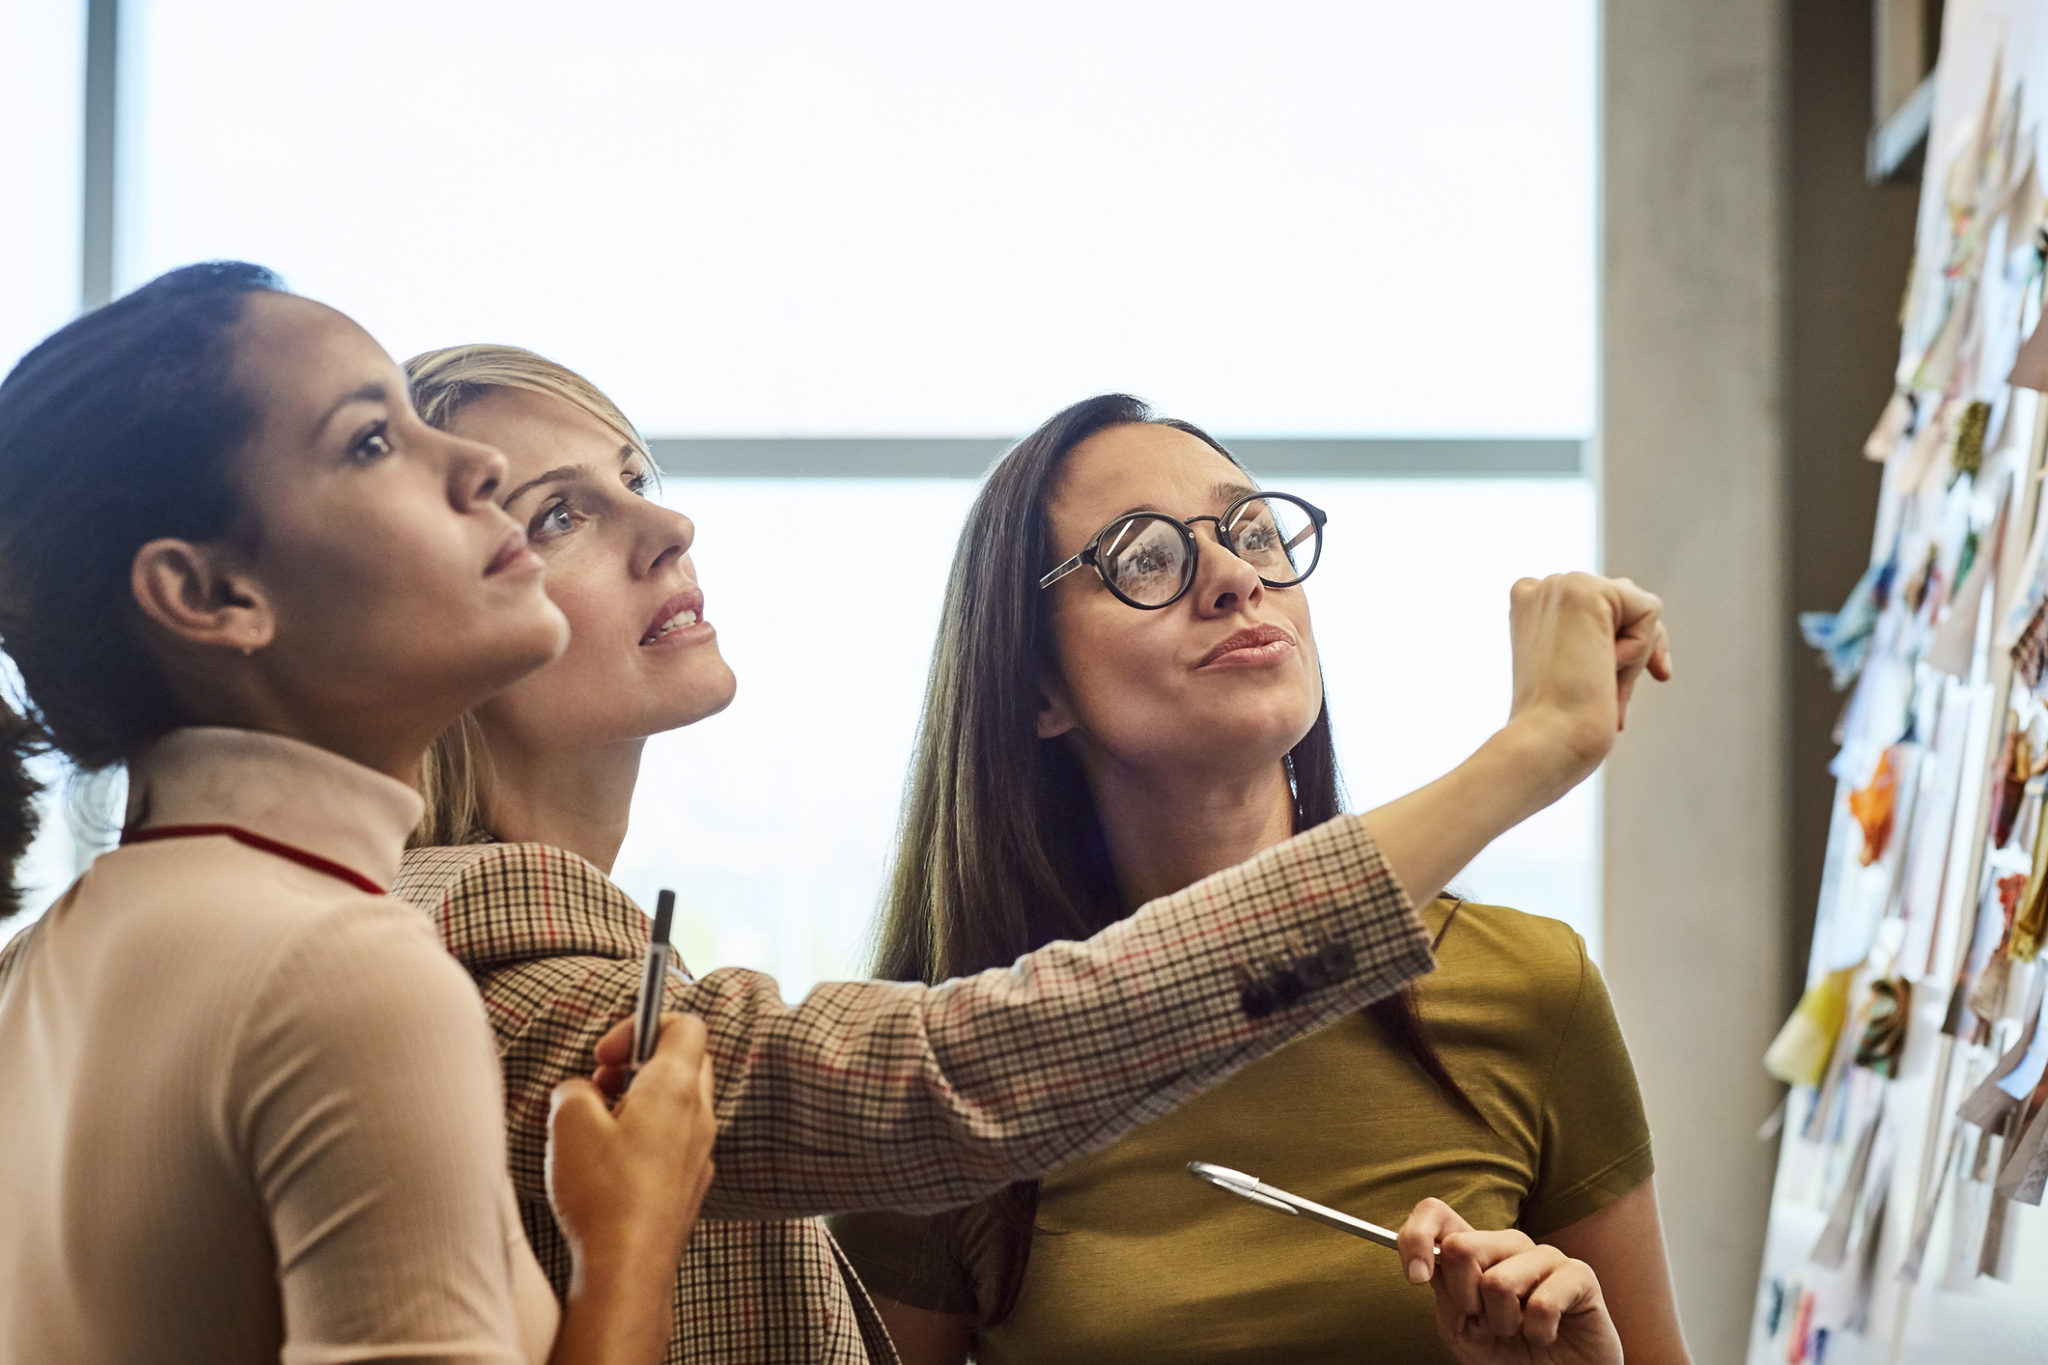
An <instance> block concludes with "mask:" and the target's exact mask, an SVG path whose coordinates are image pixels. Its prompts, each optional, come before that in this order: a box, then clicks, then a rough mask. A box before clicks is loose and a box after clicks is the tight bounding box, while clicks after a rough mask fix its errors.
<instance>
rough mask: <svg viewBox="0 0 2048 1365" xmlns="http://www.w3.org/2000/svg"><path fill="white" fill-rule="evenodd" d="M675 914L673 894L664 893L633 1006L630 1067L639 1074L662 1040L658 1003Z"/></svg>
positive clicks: (665, 976) (665, 978)
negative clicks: (631, 1060) (669, 934)
mask: <svg viewBox="0 0 2048 1365" xmlns="http://www.w3.org/2000/svg"><path fill="white" fill-rule="evenodd" d="M675 914H676V893H675V892H673V891H663V892H662V893H661V894H660V895H658V896H656V897H655V900H654V929H653V931H652V932H651V933H650V934H649V935H648V936H647V961H646V963H645V965H643V966H642V967H641V969H640V998H639V999H638V1000H637V1001H635V1002H634V1005H633V1064H632V1068H631V1069H632V1070H634V1071H638V1070H639V1069H640V1068H641V1067H642V1066H644V1065H646V1063H647V1060H648V1059H649V1058H651V1057H652V1056H654V1045H655V1044H656V1043H657V1042H659V1041H660V1040H661V1002H662V999H663V996H664V994H665V992H664V989H663V988H664V987H665V986H666V985H667V983H668V959H669V951H670V950H669V943H668V931H669V925H670V923H671V921H673V920H674V919H675Z"/></svg>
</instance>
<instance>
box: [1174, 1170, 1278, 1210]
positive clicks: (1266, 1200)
mask: <svg viewBox="0 0 2048 1365" xmlns="http://www.w3.org/2000/svg"><path fill="white" fill-rule="evenodd" d="M1188 1174H1190V1175H1192V1176H1194V1177H1195V1178H1196V1179H1198V1180H1206V1181H1208V1182H1209V1183H1210V1184H1211V1185H1214V1186H1216V1187H1217V1188H1218V1189H1224V1190H1228V1191H1230V1192H1231V1193H1232V1194H1234V1195H1236V1196H1238V1197H1239V1198H1240V1199H1249V1200H1251V1201H1252V1202H1253V1203H1254V1204H1263V1205H1265V1206H1266V1207H1267V1208H1269V1209H1277V1210H1279V1211H1280V1212H1281V1213H1284V1214H1286V1215H1287V1216H1288V1217H1290V1218H1299V1217H1300V1216H1301V1211H1300V1210H1299V1209H1297V1208H1295V1207H1294V1206H1293V1205H1292V1204H1288V1203H1284V1202H1282V1201H1281V1200H1278V1199H1275V1198H1274V1197H1273V1196H1272V1195H1270V1194H1265V1193H1262V1192H1261V1187H1260V1185H1259V1178H1258V1177H1257V1176H1255V1175H1246V1174H1245V1173H1244V1172H1243V1171H1233V1170H1231V1169H1230V1168H1229V1167H1228V1166H1218V1165H1217V1164H1216V1163H1215V1162H1213V1161H1190V1162H1189V1163H1188Z"/></svg>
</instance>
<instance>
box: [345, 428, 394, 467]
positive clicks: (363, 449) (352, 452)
mask: <svg viewBox="0 0 2048 1365" xmlns="http://www.w3.org/2000/svg"><path fill="white" fill-rule="evenodd" d="M393 449H395V447H394V446H393V445H392V444H391V425H390V423H388V422H376V423H373V424H371V425H370V426H369V427H367V428H365V429H364V431H363V433H362V434H361V435H359V436H357V437H356V438H355V440H353V441H351V442H350V443H349V447H348V454H349V458H350V459H352V460H357V461H360V462H362V463H365V464H367V463H369V462H370V461H372V460H381V459H383V458H384V457H385V456H386V455H389V454H390V453H391V452H392V450H393Z"/></svg>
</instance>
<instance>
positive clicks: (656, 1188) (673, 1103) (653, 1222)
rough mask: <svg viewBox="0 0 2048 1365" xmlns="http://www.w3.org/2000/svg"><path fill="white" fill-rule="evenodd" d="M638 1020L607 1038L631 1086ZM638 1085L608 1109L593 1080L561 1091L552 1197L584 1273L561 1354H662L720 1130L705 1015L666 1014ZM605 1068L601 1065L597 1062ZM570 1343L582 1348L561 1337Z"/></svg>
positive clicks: (550, 1165)
mask: <svg viewBox="0 0 2048 1365" xmlns="http://www.w3.org/2000/svg"><path fill="white" fill-rule="evenodd" d="M631 1028H632V1023H631V1021H630V1020H622V1021H621V1022H620V1023H619V1025H618V1026H617V1027H616V1028H614V1029H613V1030H612V1032H611V1033H610V1034H609V1035H607V1036H606V1039H605V1041H604V1042H603V1043H600V1044H599V1051H600V1053H601V1054H602V1053H603V1052H604V1051H606V1050H607V1048H609V1049H610V1050H611V1052H612V1053H613V1054H614V1055H615V1057H616V1064H615V1066H614V1068H613V1069H614V1071H615V1072H616V1075H615V1078H614V1079H615V1080H616V1081H617V1082H619V1083H620V1084H621V1085H623V1082H624V1080H625V1076H626V1071H625V1062H626V1059H627V1049H628V1047H629V1046H630V1044H631V1042H632V1033H631ZM655 1036H656V1043H655V1047H654V1051H653V1055H652V1056H651V1057H650V1058H649V1059H648V1061H647V1064H646V1065H645V1066H643V1067H641V1068H640V1072H639V1076H638V1079H637V1080H636V1081H635V1082H634V1084H633V1091H632V1093H631V1094H630V1095H625V1096H623V1097H622V1098H620V1099H619V1100H618V1102H617V1103H616V1104H611V1105H609V1106H608V1105H607V1103H606V1097H605V1092H604V1091H603V1090H601V1089H600V1088H599V1086H597V1085H595V1084H593V1083H592V1082H590V1081H583V1080H575V1081H564V1082H563V1083H562V1084H560V1085H558V1086H556V1087H555V1092H554V1103H553V1106H552V1108H551V1110H550V1112H549V1115H548V1154H547V1189H548V1203H549V1204H550V1205H551V1206H552V1207H553V1209H554V1212H555V1221H556V1222H558V1223H560V1224H561V1227H562V1232H563V1235H564V1237H565V1238H566V1239H567V1241H568V1243H569V1250H570V1253H571V1254H572V1255H573V1256H574V1257H575V1264H576V1271H575V1276H574V1280H573V1283H574V1284H575V1285H576V1286H577V1287H576V1288H575V1289H574V1290H572V1292H571V1294H570V1299H569V1304H568V1308H567V1310H566V1311H565V1313H564V1316H563V1319H562V1331H561V1335H559V1336H558V1337H557V1338H556V1342H555V1358H556V1359H565V1358H573V1359H586V1360H594V1359H606V1360H613V1359H616V1360H658V1359H660V1358H661V1355H662V1351H663V1350H664V1348H665V1347H666V1346H667V1343H668V1334H669V1326H670V1319H671V1314H672V1309H673V1301H674V1295H675V1273H676V1265H677V1263H678V1262H679V1261H680V1260H681V1259H682V1254H683V1248H684V1245H685V1244H686V1243H687V1241H688V1239H689V1235H690V1229H691V1228H692V1227H693V1226H694V1225H695V1223H696V1221H697V1211H698V1209H699V1208H700V1207H701V1206H702V1204H703V1202H704V1195H705V1192H706V1191H707V1190H708V1189H709V1188H710V1185H711V1174H712V1167H711V1145H712V1142H713V1141H714V1139H715V1138H716V1137H717V1133H718V1120H717V1115H716V1113H715V1112H714V1109H713V1103H712V1095H713V1091H712V1077H711V1060H710V1056H709V1054H708V1053H707V1051H706V1048H705V1030H704V1021H703V1020H701V1019H699V1018H697V1017H696V1016H694V1015H688V1014H664V1015H661V1016H659V1018H658V1021H657V1030H656V1035H655ZM600 1070H601V1071H602V1068H600ZM572 1340H573V1341H574V1343H575V1349H574V1350H570V1349H568V1348H565V1346H564V1344H563V1343H564V1342H569V1341H572Z"/></svg>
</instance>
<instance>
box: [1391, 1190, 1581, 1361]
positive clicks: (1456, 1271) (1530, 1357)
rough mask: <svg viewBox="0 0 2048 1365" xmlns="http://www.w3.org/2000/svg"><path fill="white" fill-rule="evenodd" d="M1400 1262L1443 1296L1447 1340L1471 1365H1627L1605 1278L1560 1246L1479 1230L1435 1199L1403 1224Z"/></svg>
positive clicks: (1441, 1330) (1439, 1309) (1442, 1330)
mask: <svg viewBox="0 0 2048 1365" xmlns="http://www.w3.org/2000/svg"><path fill="white" fill-rule="evenodd" d="M1433 1248H1438V1250H1432V1249H1433ZM1400 1255H1401V1262H1402V1264H1403V1265H1404V1266H1406V1267H1407V1271H1408V1279H1409V1281H1410V1283H1413V1284H1421V1283H1423V1282H1424V1281H1425V1280H1426V1281H1428V1283H1429V1284H1430V1286H1431V1288H1432V1289H1433V1290H1434V1291H1435V1293H1436V1329H1437V1334H1438V1335H1439V1336H1441V1337H1442V1338H1443V1340H1444V1344H1445V1345H1447V1346H1449V1347H1450V1348H1451V1354H1453V1355H1455V1356H1456V1357H1457V1358H1458V1360H1459V1361H1460V1362H1462V1365H1621V1338H1620V1337H1619V1336H1618V1335H1616V1333H1615V1330H1614V1321H1613V1319H1612V1318H1610V1317H1609V1316H1608V1314H1607V1303H1606V1300H1604V1299H1603V1298H1601V1296H1600V1281H1599V1279H1598V1278H1597V1277H1596V1276H1595V1275H1594V1274H1593V1269H1592V1267H1591V1266H1588V1265H1587V1264H1586V1263H1585V1262H1584V1261H1574V1260H1572V1259H1571V1258H1569V1257H1567V1256H1566V1255H1565V1254H1564V1253H1563V1252H1561V1251H1559V1250H1558V1249H1557V1248H1556V1247H1552V1246H1542V1245H1539V1244H1538V1243H1535V1242H1532V1241H1530V1240H1529V1237H1528V1234H1526V1233H1522V1232H1517V1231H1514V1230H1513V1229H1508V1230H1506V1231H1502V1232H1477V1231H1474V1230H1473V1227H1472V1225H1471V1224H1470V1223H1467V1222H1466V1221H1465V1220H1464V1219H1463V1218H1461V1217H1459V1216H1458V1213H1457V1211H1456V1210H1455V1209H1453V1208H1451V1206H1450V1205H1448V1204H1446V1203H1444V1202H1443V1201H1442V1200H1440V1199H1425V1200H1423V1201H1422V1202H1421V1203H1420V1204H1417V1205H1416V1206H1415V1211H1414V1212H1413V1213H1411V1214H1409V1215H1408V1221H1407V1222H1406V1223H1403V1224H1402V1225H1401V1232H1400Z"/></svg>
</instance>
